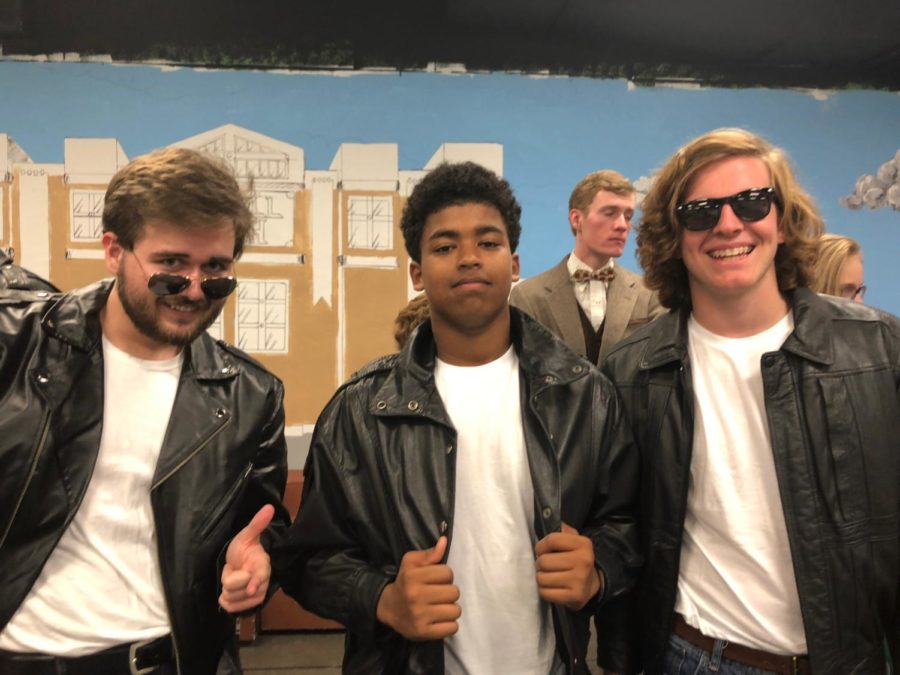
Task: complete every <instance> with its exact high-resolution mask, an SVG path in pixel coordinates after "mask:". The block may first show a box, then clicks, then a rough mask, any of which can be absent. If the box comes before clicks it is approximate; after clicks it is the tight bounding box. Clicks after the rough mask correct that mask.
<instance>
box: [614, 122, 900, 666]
mask: <svg viewBox="0 0 900 675" xmlns="http://www.w3.org/2000/svg"><path fill="white" fill-rule="evenodd" d="M642 206H643V208H642V210H643V221H642V223H641V225H640V228H639V233H638V237H637V245H638V254H639V257H640V260H641V264H642V266H643V268H644V271H645V277H644V278H645V280H646V283H647V285H648V286H649V287H650V288H654V289H656V290H658V291H659V294H660V300H661V302H662V304H663V305H665V306H666V307H668V308H669V309H671V310H672V312H671V313H670V314H668V315H666V316H663V317H662V318H660V319H659V320H657V321H656V322H655V323H653V324H651V325H650V326H648V327H647V328H645V329H642V330H641V331H638V332H637V333H635V334H634V335H633V336H631V337H629V338H626V339H625V340H624V341H623V342H622V343H620V345H619V346H618V347H617V348H616V349H615V350H613V352H612V354H610V356H609V358H608V360H607V361H606V362H605V365H604V371H605V372H606V374H607V375H609V376H610V378H611V379H612V380H613V382H614V383H615V384H616V386H617V388H618V389H619V392H620V393H621V395H622V398H623V402H624V406H625V408H626V411H627V412H628V417H629V419H630V421H631V424H632V426H633V431H634V434H635V438H636V441H637V443H638V446H639V448H640V451H641V455H642V467H643V469H642V489H641V495H642V505H641V508H640V509H639V513H640V515H641V518H640V523H641V525H642V528H641V537H642V550H643V553H644V556H645V560H646V561H647V563H646V566H645V568H644V570H643V573H642V579H641V582H640V583H639V585H638V588H637V590H636V591H635V592H634V593H632V594H631V595H630V596H629V597H628V599H627V601H624V602H621V603H619V605H618V606H617V607H615V608H610V610H609V611H607V612H605V613H604V614H603V615H602V619H603V621H604V622H605V625H604V626H602V627H601V628H600V630H599V636H600V646H599V652H598V658H599V660H600V663H601V664H602V665H603V666H605V667H606V668H607V669H609V670H615V671H619V672H640V671H641V670H643V671H644V672H645V673H648V674H654V673H667V674H669V675H676V674H677V673H694V672H699V671H700V670H703V671H706V670H707V669H708V670H714V671H717V672H719V673H723V674H724V675H729V674H735V673H741V674H746V673H770V672H774V673H809V672H813V673H817V674H820V673H821V674H834V675H843V674H845V673H851V672H852V673H884V672H886V654H890V655H893V659H894V662H896V661H897V656H898V649H900V622H898V611H900V610H898V607H900V604H898V603H900V594H898V584H900V573H898V570H900V452H898V447H897V437H898V433H897V432H898V428H897V420H898V419H900V400H898V391H900V322H898V320H897V318H896V317H894V316H892V315H890V314H887V313H885V312H881V311H878V310H876V309H872V308H870V307H864V306H862V305H859V304H858V303H852V302H848V301H846V300H842V299H838V298H828V297H825V296H819V295H817V294H815V293H813V292H812V291H810V290H809V289H808V288H806V286H807V285H808V282H809V279H810V274H811V272H812V265H813V262H814V260H815V255H816V250H817V244H818V240H819V237H820V235H821V232H822V220H821V217H820V216H819V214H818V211H817V210H816V208H815V206H814V205H813V203H812V200H811V199H810V198H809V196H808V195H807V194H806V193H805V192H804V191H803V190H802V188H801V187H800V186H799V185H798V184H797V181H796V179H795V178H794V176H793V174H792V172H791V169H790V166H789V165H788V161H787V159H786V157H785V155H784V154H783V153H782V151H780V150H779V149H777V148H775V147H773V146H771V145H770V144H769V143H767V142H766V141H764V140H763V139H761V138H759V137H758V136H756V135H754V134H751V133H749V132H746V131H742V130H739V129H721V130H718V131H713V132H711V133H708V134H705V135H704V136H701V137H699V138H697V139H695V140H693V141H691V142H690V143H688V144H687V145H685V146H684V147H682V148H681V149H680V150H679V151H678V152H677V153H676V154H675V155H674V156H673V157H672V158H671V159H669V160H668V162H666V164H665V165H664V166H663V167H662V169H661V170H660V172H659V175H658V177H657V179H656V181H655V183H654V185H653V187H652V189H651V190H650V192H649V194H648V195H647V198H646V199H645V200H644V202H643V205H642Z"/></svg>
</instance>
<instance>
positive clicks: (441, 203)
mask: <svg viewBox="0 0 900 675" xmlns="http://www.w3.org/2000/svg"><path fill="white" fill-rule="evenodd" d="M463 204H486V205H488V206H493V207H494V208H495V209H497V211H499V212H500V216H501V217H502V218H503V222H504V224H505V225H506V234H507V236H508V237H509V247H510V250H511V251H512V252H513V253H515V251H516V247H517V246H518V245H519V235H520V234H521V232H522V225H521V223H520V222H519V218H520V217H521V215H522V207H521V206H519V202H517V201H516V197H515V195H513V191H512V188H511V187H510V186H509V183H507V182H506V181H505V180H504V179H502V178H500V177H499V176H498V175H497V174H495V173H494V172H493V171H491V170H490V169H486V168H485V167H483V166H481V165H480V164H476V163H475V162H460V163H454V164H446V163H445V164H441V165H439V166H438V167H437V168H435V169H434V170H432V171H431V172H429V173H428V175H427V176H425V178H423V179H422V181H421V182H420V183H419V184H418V185H416V187H415V188H414V189H413V191H412V194H411V195H410V196H409V200H408V201H407V202H406V206H405V207H404V209H403V216H402V218H401V219H400V229H401V230H402V231H403V241H404V243H405V244H406V252H407V253H409V257H410V258H412V259H413V260H414V261H416V262H417V263H418V262H421V261H422V232H423V231H424V230H425V221H426V220H427V219H428V216H430V215H431V214H433V213H437V212H438V211H440V210H441V209H445V208H447V207H448V206H462V205H463Z"/></svg>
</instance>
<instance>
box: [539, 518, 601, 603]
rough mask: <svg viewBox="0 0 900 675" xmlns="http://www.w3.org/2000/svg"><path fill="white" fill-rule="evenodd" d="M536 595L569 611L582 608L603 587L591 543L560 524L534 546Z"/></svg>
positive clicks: (573, 530) (567, 526) (572, 528)
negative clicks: (555, 530) (560, 528)
mask: <svg viewBox="0 0 900 675" xmlns="http://www.w3.org/2000/svg"><path fill="white" fill-rule="evenodd" d="M534 552H535V554H536V555H537V560H536V561H535V566H536V567H537V575H536V578H537V585H538V595H540V596H541V598H542V599H544V600H546V601H547V602H552V603H555V604H558V605H564V606H566V607H568V608H569V609H572V610H579V609H581V608H582V607H584V606H585V605H586V604H587V602H588V600H590V599H591V598H593V597H594V596H595V595H597V593H599V592H600V590H601V589H602V588H603V580H602V578H601V576H600V571H599V570H598V569H597V568H596V567H595V566H594V544H593V542H592V541H591V540H590V539H589V538H587V537H583V536H581V535H580V534H578V530H576V529H575V528H574V527H571V526H569V525H566V524H565V523H563V524H562V531H561V532H552V533H550V534H548V535H547V536H546V537H544V538H543V539H541V540H540V541H539V542H538V543H537V544H536V545H535V547H534Z"/></svg>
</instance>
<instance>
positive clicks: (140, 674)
mask: <svg viewBox="0 0 900 675" xmlns="http://www.w3.org/2000/svg"><path fill="white" fill-rule="evenodd" d="M156 639H157V638H153V639H152V640H143V641H141V642H132V643H131V644H130V645H128V672H129V673H130V675H149V673H152V672H153V671H155V670H156V669H157V668H158V667H159V664H157V665H155V666H150V667H149V668H138V665H137V650H138V649H141V648H142V647H146V646H147V645H149V644H151V643H152V642H155V641H156Z"/></svg>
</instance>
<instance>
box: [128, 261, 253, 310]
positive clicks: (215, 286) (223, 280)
mask: <svg viewBox="0 0 900 675" xmlns="http://www.w3.org/2000/svg"><path fill="white" fill-rule="evenodd" d="M134 259H135V260H137V264H138V267H140V268H141V272H143V273H144V276H147V272H146V270H144V266H143V265H142V264H141V261H140V260H139V259H138V257H137V256H134ZM193 280H194V277H188V276H184V275H183V274H168V273H166V272H154V273H153V274H151V275H150V276H149V277H148V278H147V288H149V289H150V292H151V293H153V294H154V295H158V296H160V297H163V296H166V295H176V294H178V293H181V292H182V291H183V290H184V289H186V288H187V287H188V286H190V285H191V282H192V281H193ZM235 288H237V279H235V278H234V277H233V276H226V277H200V289H201V290H202V291H203V294H204V295H205V296H206V297H207V298H209V299H210V300H221V299H222V298H227V297H228V296H229V295H231V293H232V292H233V291H234V289H235Z"/></svg>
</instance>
